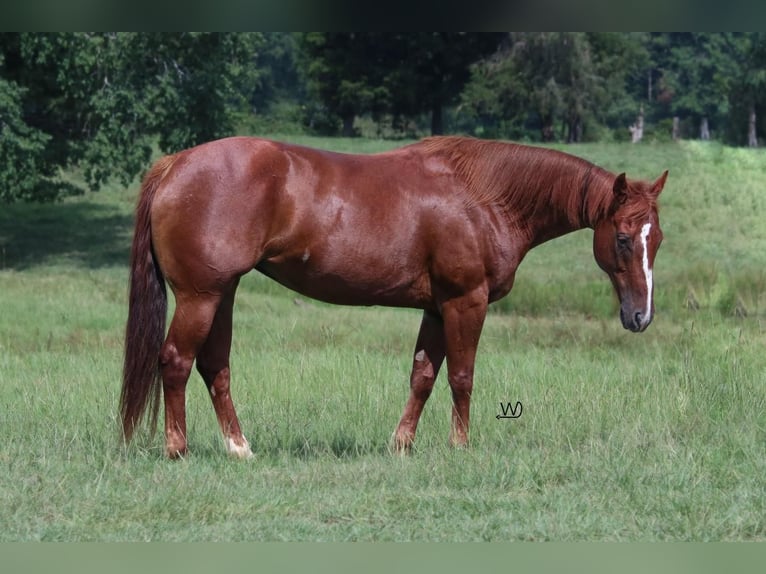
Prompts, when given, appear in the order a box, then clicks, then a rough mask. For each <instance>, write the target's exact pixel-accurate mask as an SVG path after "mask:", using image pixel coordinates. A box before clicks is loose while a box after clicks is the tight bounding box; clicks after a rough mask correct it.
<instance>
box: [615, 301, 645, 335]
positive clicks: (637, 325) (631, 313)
mask: <svg viewBox="0 0 766 574" xmlns="http://www.w3.org/2000/svg"><path fill="white" fill-rule="evenodd" d="M620 321H622V326H623V327H625V328H626V329H627V330H628V331H632V332H633V333H640V332H641V331H644V330H646V328H647V327H648V326H649V324H650V323H651V322H652V315H651V314H650V315H649V317H646V316H645V315H644V312H643V311H635V310H632V309H631V310H626V309H625V308H624V307H620Z"/></svg>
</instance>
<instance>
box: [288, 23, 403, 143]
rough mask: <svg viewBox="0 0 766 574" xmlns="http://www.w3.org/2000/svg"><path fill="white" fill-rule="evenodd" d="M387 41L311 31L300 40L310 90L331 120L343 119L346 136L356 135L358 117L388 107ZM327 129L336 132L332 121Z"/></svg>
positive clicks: (365, 35)
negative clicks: (386, 76)
mask: <svg viewBox="0 0 766 574" xmlns="http://www.w3.org/2000/svg"><path fill="white" fill-rule="evenodd" d="M383 39H384V36H383V35H381V36H378V34H375V33H353V32H352V33H348V32H343V33H338V32H311V33H306V34H303V35H302V36H301V38H300V48H301V56H300V58H299V62H300V65H301V66H302V68H303V71H304V73H305V75H306V77H307V78H308V85H309V89H310V90H311V91H312V92H313V93H314V94H315V96H316V97H317V99H318V100H319V101H321V102H322V103H323V104H324V106H325V107H326V109H327V112H328V114H329V116H330V117H331V118H332V117H335V118H339V119H340V121H341V123H342V132H341V133H342V134H343V135H344V136H347V137H348V136H352V135H354V118H356V117H357V116H359V115H362V114H365V113H376V112H377V111H379V110H380V109H382V108H384V107H385V101H386V99H387V98H388V96H389V93H388V91H387V89H386V88H385V86H384V80H383V77H384V75H385V73H386V71H387V68H386V65H385V63H384V60H385V58H386V54H385V51H384V49H382V48H384V46H383ZM325 127H326V129H327V130H328V131H330V132H332V131H334V127H335V126H334V125H333V123H332V120H331V119H330V120H329V121H326V124H325Z"/></svg>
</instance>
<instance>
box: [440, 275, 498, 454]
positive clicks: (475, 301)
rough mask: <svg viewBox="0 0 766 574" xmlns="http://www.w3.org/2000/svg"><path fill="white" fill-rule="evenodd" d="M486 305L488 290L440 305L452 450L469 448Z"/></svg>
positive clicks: (474, 292) (473, 292) (480, 289)
mask: <svg viewBox="0 0 766 574" xmlns="http://www.w3.org/2000/svg"><path fill="white" fill-rule="evenodd" d="M488 304H489V301H488V296H487V289H486V288H485V287H481V288H478V289H475V290H474V291H472V292H471V293H469V294H467V295H464V296H462V297H458V298H454V299H450V300H448V301H445V302H444V303H443V305H442V318H443V320H444V333H445V340H446V341H445V342H446V351H447V376H448V380H449V386H450V389H451V390H452V426H451V430H450V443H451V444H452V445H453V446H458V447H461V446H466V445H467V444H468V426H469V420H470V410H471V393H472V391H473V371H474V363H475V361H476V349H477V347H478V344H479V337H480V336H481V330H482V327H483V326H484V319H485V317H486V315H487V306H488Z"/></svg>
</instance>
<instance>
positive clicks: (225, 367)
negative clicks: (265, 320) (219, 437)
mask: <svg viewBox="0 0 766 574" xmlns="http://www.w3.org/2000/svg"><path fill="white" fill-rule="evenodd" d="M238 282H239V281H237V283H238ZM237 283H235V284H234V285H233V287H232V288H231V289H230V290H229V292H228V293H226V294H225V295H224V297H223V299H222V300H221V304H220V306H219V307H218V312H217V313H216V315H215V319H214V320H213V326H212V328H211V329H210V333H209V335H208V337H207V340H206V341H205V343H204V344H203V345H202V348H201V349H200V351H199V353H198V355H197V370H198V371H199V373H200V375H202V378H203V379H204V380H205V384H206V385H207V389H208V392H209V393H210V398H211V399H212V401H213V408H214V409H215V415H216V417H217V418H218V424H219V425H220V426H221V431H222V432H223V437H224V441H225V444H226V450H227V451H228V452H229V454H231V455H232V456H235V457H238V458H249V457H251V456H252V455H253V453H252V452H251V451H250V445H249V444H248V442H247V439H245V437H244V436H243V434H242V430H241V429H240V426H239V420H238V419H237V413H236V411H235V409H234V403H233V402H232V400H231V394H230V391H229V385H230V382H231V371H230V369H229V354H230V351H231V335H232V312H233V309H234V294H235V292H236V290H237Z"/></svg>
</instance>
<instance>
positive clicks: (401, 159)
mask: <svg viewBox="0 0 766 574" xmlns="http://www.w3.org/2000/svg"><path fill="white" fill-rule="evenodd" d="M667 175H668V172H667V170H666V171H665V172H664V173H662V175H660V176H659V178H658V179H657V180H656V181H653V182H652V181H643V180H633V179H631V180H629V179H628V178H626V175H625V173H620V174H619V175H615V174H614V173H611V172H609V171H607V170H606V169H604V168H602V167H599V166H597V165H595V164H593V163H591V162H589V161H587V160H584V159H582V158H579V157H576V156H574V155H571V154H568V153H565V152H562V151H557V150H552V149H547V148H542V147H537V146H529V145H521V144H516V143H511V142H503V141H493V140H483V139H476V138H469V137H457V136H442V137H431V138H425V139H423V140H420V141H418V142H416V143H412V144H409V145H405V146H402V147H399V148H397V149H393V150H390V151H385V152H381V153H376V154H368V155H357V154H344V153H336V152H330V151H324V150H320V149H314V148H311V147H306V146H299V145H293V144H289V143H286V142H278V141H271V140H267V139H260V138H251V137H230V138H224V139H219V140H215V141H212V142H208V143H204V144H201V145H198V146H195V147H192V148H190V149H187V150H184V151H181V152H178V153H175V154H172V155H167V156H165V157H162V158H161V159H159V160H157V161H156V162H155V163H154V165H153V166H152V167H151V168H150V170H149V171H148V172H147V173H146V175H145V177H144V179H143V182H142V185H141V190H140V195H139V198H138V202H137V206H136V213H135V230H134V235H133V242H132V247H131V254H130V287H129V304H128V307H129V309H128V318H127V325H126V331H125V349H124V365H123V380H122V390H121V394H120V416H121V422H122V435H123V440H124V441H125V443H126V444H127V442H128V441H130V439H131V436H133V434H134V431H135V429H136V428H137V425H138V424H139V423H140V422H141V420H142V419H143V418H144V417H145V415H146V413H147V411H148V412H149V413H151V427H152V429H154V428H156V424H157V416H158V409H159V403H160V397H161V396H162V397H163V398H164V407H165V408H164V414H165V425H164V430H165V454H166V455H167V456H168V457H170V458H176V457H182V456H185V455H186V454H187V448H188V446H187V435H186V412H185V389H186V384H187V380H188V378H189V376H190V373H191V371H192V368H193V367H194V365H195V362H196V369H197V370H198V372H199V373H200V375H201V376H202V379H203V380H204V382H205V384H206V386H207V389H208V392H209V395H210V398H211V399H212V403H213V408H214V410H215V414H216V417H217V419H218V424H219V425H220V429H221V432H222V433H223V438H224V444H225V446H226V450H227V451H228V453H229V454H231V455H233V456H235V457H242V458H247V457H250V456H252V451H251V448H250V445H249V443H248V441H247V440H246V438H245V436H244V435H243V434H242V430H241V428H240V423H239V420H238V418H237V414H236V411H235V408H234V404H233V402H232V398H231V392H230V382H231V372H230V369H229V355H230V348H231V341H232V311H233V305H234V297H235V293H236V290H237V285H238V283H239V281H240V278H241V277H242V276H243V275H244V274H246V273H248V272H250V271H251V270H253V269H255V270H257V271H259V272H260V273H262V274H264V275H266V276H267V277H270V278H271V279H273V280H274V281H277V282H279V283H280V284H282V285H283V286H285V287H287V288H289V289H292V290H294V291H296V292H298V293H300V294H303V295H305V296H308V297H310V298H314V299H317V300H321V301H325V302H330V303H335V304H343V305H383V306H392V307H408V308H415V309H419V310H422V312H423V314H422V320H421V324H420V331H419V333H418V336H417V341H416V343H415V349H414V351H413V355H412V371H411V375H410V385H409V386H410V388H409V397H408V399H407V402H406V404H405V407H404V411H403V414H402V416H401V419H400V420H399V423H398V426H397V427H396V429H395V431H394V434H393V437H392V440H393V447H394V449H395V450H396V451H399V452H403V453H407V452H409V451H410V450H411V449H412V447H413V444H414V440H415V432H416V429H417V426H418V421H419V419H420V415H421V412H422V411H423V408H424V405H425V403H426V401H427V400H428V398H429V396H430V394H431V391H432V389H433V386H434V381H435V379H436V378H437V375H438V373H439V370H440V367H441V366H442V363H443V362H444V360H445V359H446V364H447V380H448V383H449V387H450V390H451V393H452V414H451V426H450V433H449V440H450V443H451V444H452V445H454V446H456V447H460V446H466V445H467V444H468V429H469V420H470V417H469V411H470V402H471V393H472V389H473V378H474V362H475V358H476V352H477V346H478V343H479V337H480V334H481V331H482V327H483V324H484V321H485V317H486V314H487V308H488V305H489V304H490V303H492V302H493V301H497V300H498V299H500V298H502V297H504V296H505V295H507V294H508V293H509V292H510V290H511V288H512V286H513V283H514V277H515V274H516V270H517V268H518V266H519V264H520V263H521V261H522V259H523V258H524V256H525V254H526V253H527V252H528V251H529V250H530V249H532V248H534V247H536V246H537V245H540V244H541V243H543V242H546V241H548V240H551V239H553V238H556V237H559V236H561V235H564V234H566V233H570V232H573V231H576V230H579V229H582V228H591V229H592V230H593V253H594V256H595V260H596V263H597V264H598V266H599V267H600V268H601V269H602V270H603V271H605V272H606V274H607V275H608V277H609V279H610V280H611V283H612V285H613V287H614V291H615V292H616V294H617V298H618V299H619V310H620V311H619V315H620V319H621V321H622V325H623V326H624V328H625V329H628V330H630V331H632V332H636V333H637V332H641V331H644V330H645V329H646V328H647V327H648V326H649V324H650V323H651V321H652V318H653V316H654V300H653V292H654V283H653V279H652V276H653V275H652V274H653V265H654V260H655V256H656V254H657V250H658V249H659V246H660V243H661V241H662V231H661V229H660V222H659V218H658V206H657V198H658V196H659V194H660V192H661V191H662V189H663V187H664V186H665V181H666V179H667ZM166 285H169V286H170V289H171V290H172V292H173V295H174V297H175V302H176V307H175V312H174V314H173V317H172V319H171V322H170V326H169V328H168V329H167V335H166V332H165V331H166V314H167V302H168V298H167V290H166Z"/></svg>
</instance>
